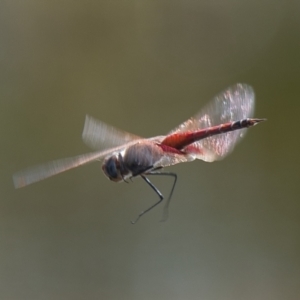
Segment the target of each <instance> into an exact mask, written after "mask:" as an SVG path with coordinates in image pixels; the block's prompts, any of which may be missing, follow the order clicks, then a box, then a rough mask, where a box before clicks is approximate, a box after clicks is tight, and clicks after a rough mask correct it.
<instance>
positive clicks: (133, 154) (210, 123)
mask: <svg viewBox="0 0 300 300" xmlns="http://www.w3.org/2000/svg"><path fill="white" fill-rule="evenodd" d="M254 104H255V95H254V91H253V89H252V87H251V86H249V85H247V84H236V85H234V86H231V87H229V88H227V89H226V90H225V91H223V92H222V93H220V94H219V95H217V96H216V97H214V98H213V99H212V100H211V102H209V103H208V104H207V105H206V106H205V107H204V108H203V109H202V110H201V111H200V112H199V113H197V114H196V115H194V116H193V117H191V118H190V119H188V120H187V121H185V122H183V123H182V124H180V125H179V126H178V127H176V128H175V129H173V130H172V131H171V132H169V133H168V134H167V135H161V136H156V137H152V138H142V137H139V136H136V135H134V134H131V133H128V132H125V131H122V130H119V129H117V128H115V127H113V126H110V125H107V124H105V123H103V122H101V121H98V120H96V119H94V118H92V117H90V116H88V115H87V116H86V119H85V124H84V129H83V133H82V138H83V141H84V142H85V143H86V144H87V145H88V146H90V147H91V148H92V149H94V150H97V151H95V152H91V153H87V154H81V155H78V156H75V157H70V158H63V159H58V160H54V161H51V162H48V163H45V164H41V165H38V166H35V167H31V168H28V169H25V170H22V171H19V172H17V173H15V174H14V175H13V181H14V186H15V188H21V187H24V186H27V185H29V184H31V183H34V182H37V181H40V180H42V179H46V178H48V177H50V176H53V175H56V174H58V173H61V172H64V171H67V170H69V169H72V168H76V167H78V166H81V165H84V164H87V163H90V162H93V161H103V162H102V170H103V172H104V174H105V175H106V176H107V177H108V178H109V179H110V180H112V181H114V182H122V181H125V182H128V179H132V178H133V177H136V176H140V177H141V178H142V179H143V180H144V181H145V182H146V183H147V184H148V185H149V186H150V187H151V188H152V189H153V190H154V191H155V193H156V194H157V195H158V197H159V200H158V201H157V202H156V203H154V204H153V205H152V206H150V207H149V208H147V209H146V210H144V211H142V212H141V213H140V214H139V215H138V217H137V218H136V220H135V221H131V223H133V224H134V223H135V222H136V221H138V220H139V218H140V217H141V216H142V215H144V214H145V213H147V212H148V211H150V210H151V209H152V208H154V207H155V206H157V205H158V204H159V203H161V202H162V201H163V199H164V197H163V195H162V193H161V192H160V191H159V190H158V189H157V188H156V186H155V185H154V184H153V183H152V182H151V181H150V180H149V179H148V177H147V176H148V175H161V176H171V177H173V178H174V180H173V185H172V188H171V191H170V193H169V196H168V198H167V200H166V204H165V207H164V219H166V217H167V212H168V206H169V203H170V200H171V197H172V194H173V191H174V188H175V185H176V181H177V175H176V173H172V172H164V171H163V168H165V167H168V166H172V165H175V164H178V163H182V162H189V161H193V160H195V159H201V160H203V161H206V162H213V161H216V160H220V159H223V158H224V157H225V156H227V155H228V154H229V153H230V152H231V151H232V150H233V148H234V147H235V145H236V144H237V142H239V141H240V140H241V139H242V138H243V136H244V135H245V131H246V129H247V128H248V127H251V126H254V125H256V124H258V123H259V122H261V121H265V120H266V119H256V118H252V117H253V113H254Z"/></svg>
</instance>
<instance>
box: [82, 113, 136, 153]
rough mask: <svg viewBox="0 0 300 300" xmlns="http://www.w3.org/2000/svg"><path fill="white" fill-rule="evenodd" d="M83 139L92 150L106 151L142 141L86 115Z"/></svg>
mask: <svg viewBox="0 0 300 300" xmlns="http://www.w3.org/2000/svg"><path fill="white" fill-rule="evenodd" d="M82 139H83V141H84V143H85V144H86V145H87V146H89V147H90V148H92V149H95V150H104V149H109V148H113V147H117V146H120V145H123V144H126V143H128V142H130V141H133V140H137V139H141V137H139V136H137V135H134V134H131V133H129V132H126V131H123V130H120V129H117V128H115V127H113V126H111V125H108V124H106V123H104V122H102V121H99V120H97V119H95V118H93V117H91V116H89V115H86V117H85V123H84V128H83V133H82Z"/></svg>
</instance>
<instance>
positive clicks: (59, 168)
mask: <svg viewBox="0 0 300 300" xmlns="http://www.w3.org/2000/svg"><path fill="white" fill-rule="evenodd" d="M106 154H107V153H105V152H93V153H88V154H82V155H78V156H75V157H69V158H63V159H58V160H54V161H50V162H48V163H44V164H41V165H37V166H34V167H31V168H28V169H25V170H22V171H19V172H17V173H15V174H14V175H13V181H14V185H15V188H21V187H24V186H26V185H29V184H31V183H34V182H37V181H40V180H43V179H46V178H48V177H51V176H53V175H56V174H59V173H61V172H64V171H67V170H70V169H73V168H76V167H78V166H81V165H84V164H87V163H89V162H91V161H94V160H97V159H101V158H103V157H104V156H105V155H106Z"/></svg>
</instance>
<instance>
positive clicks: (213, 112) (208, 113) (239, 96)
mask: <svg viewBox="0 0 300 300" xmlns="http://www.w3.org/2000/svg"><path fill="white" fill-rule="evenodd" d="M254 102H255V95H254V91H253V89H252V87H251V86H249V85H247V84H236V85H234V86H231V87H229V88H228V89H226V90H225V91H223V92H222V93H220V94H219V95H217V96H216V97H215V98H214V99H213V100H212V101H211V102H209V103H208V104H207V105H206V106H205V107H204V108H203V109H202V110H201V111H200V112H199V113H197V114H196V115H195V116H194V117H192V118H190V119H188V120H187V121H186V122H184V123H182V124H181V125H179V126H178V127H177V128H175V129H174V130H173V131H171V132H170V134H173V133H176V132H187V131H196V130H199V129H204V128H208V127H211V126H215V125H220V124H222V123H227V122H233V121H238V120H242V119H245V118H250V117H252V116H253V113H254V104H255V103H254ZM245 132H246V129H242V130H236V131H233V132H228V133H223V134H219V135H215V136H211V137H208V138H205V139H203V140H200V141H197V142H195V143H193V144H191V145H189V146H187V147H186V149H185V150H186V151H187V152H189V153H190V154H191V155H194V157H195V158H198V159H202V160H204V161H208V162H211V161H215V160H220V159H222V158H224V157H225V156H226V155H228V154H229V153H230V152H231V151H232V150H233V148H234V147H235V145H236V144H237V142H238V141H240V140H241V139H242V138H243V137H244V135H245Z"/></svg>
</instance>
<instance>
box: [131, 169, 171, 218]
mask: <svg viewBox="0 0 300 300" xmlns="http://www.w3.org/2000/svg"><path fill="white" fill-rule="evenodd" d="M147 175H162V176H172V177H174V182H173V185H172V189H171V192H170V194H169V197H168V199H167V202H166V205H165V207H164V212H163V217H162V220H161V221H166V220H167V218H168V207H169V204H170V200H171V197H172V195H173V191H174V188H175V185H176V181H177V174H175V173H169V172H149V173H147ZM140 176H141V177H142V178H143V179H144V180H145V181H146V182H147V184H149V185H150V187H151V188H152V189H153V190H154V191H155V193H156V194H157V195H158V197H159V200H158V201H157V202H156V203H154V204H153V205H152V206H150V207H149V208H147V209H146V210H144V211H142V212H141V213H140V214H139V215H138V217H137V218H136V219H135V220H134V221H131V224H135V223H136V222H137V221H138V220H139V219H140V217H141V216H143V215H144V214H145V213H147V212H149V211H150V210H151V209H152V208H154V207H155V206H157V205H158V204H159V203H161V202H162V201H163V199H164V196H163V195H162V193H161V192H160V191H159V190H158V189H157V188H156V186H155V185H154V184H153V183H152V182H151V181H150V180H149V179H148V178H147V177H146V176H144V175H140Z"/></svg>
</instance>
